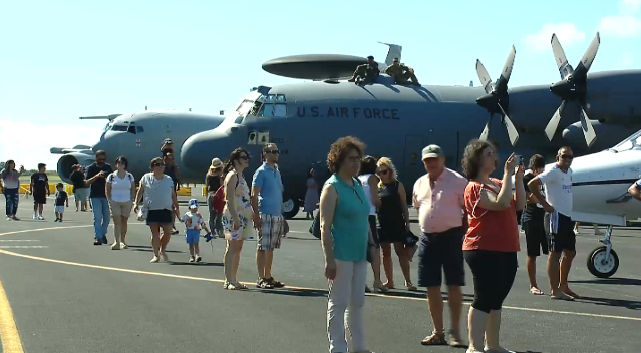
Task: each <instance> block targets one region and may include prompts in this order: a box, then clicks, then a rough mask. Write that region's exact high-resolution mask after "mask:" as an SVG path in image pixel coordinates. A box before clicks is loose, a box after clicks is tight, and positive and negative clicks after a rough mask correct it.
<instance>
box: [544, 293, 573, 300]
mask: <svg viewBox="0 0 641 353" xmlns="http://www.w3.org/2000/svg"><path fill="white" fill-rule="evenodd" d="M550 299H553V300H565V301H568V302H573V301H574V298H572V297H570V296H568V295H567V294H566V295H564V296H562V297H558V296H556V295H554V294H550Z"/></svg>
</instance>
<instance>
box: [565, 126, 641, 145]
mask: <svg viewBox="0 0 641 353" xmlns="http://www.w3.org/2000/svg"><path fill="white" fill-rule="evenodd" d="M590 122H591V123H592V126H593V127H594V132H595V133H596V136H597V139H596V142H595V144H594V145H593V146H592V148H590V151H591V152H594V151H600V150H604V149H606V148H610V147H612V146H614V145H616V143H617V141H621V140H624V139H625V138H627V137H628V136H630V134H631V131H635V130H638V129H641V125H635V126H625V125H615V124H601V123H600V122H598V121H596V120H590ZM599 137H600V139H599ZM563 139H565V140H566V141H567V142H568V145H569V146H570V147H572V148H577V149H584V148H585V137H584V135H583V129H582V128H581V122H580V121H578V122H576V123H574V124H572V125H569V126H568V127H566V128H565V129H564V130H563Z"/></svg>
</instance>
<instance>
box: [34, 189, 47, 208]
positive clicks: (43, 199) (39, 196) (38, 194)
mask: <svg viewBox="0 0 641 353" xmlns="http://www.w3.org/2000/svg"><path fill="white" fill-rule="evenodd" d="M33 203H34V204H41V205H46V204H47V192H46V191H34V192H33Z"/></svg>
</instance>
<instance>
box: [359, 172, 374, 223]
mask: <svg viewBox="0 0 641 353" xmlns="http://www.w3.org/2000/svg"><path fill="white" fill-rule="evenodd" d="M371 176H372V174H365V175H359V176H358V180H360V182H361V184H363V191H364V192H365V197H366V198H367V202H369V215H370V216H376V206H374V203H373V202H372V192H371V190H370V189H371V188H370V187H369V184H368V183H367V180H368V179H369V177H371Z"/></svg>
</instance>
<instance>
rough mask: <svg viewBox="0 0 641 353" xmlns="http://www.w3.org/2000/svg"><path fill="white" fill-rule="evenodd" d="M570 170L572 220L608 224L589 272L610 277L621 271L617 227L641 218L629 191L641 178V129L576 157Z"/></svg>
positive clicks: (592, 255)
mask: <svg viewBox="0 0 641 353" xmlns="http://www.w3.org/2000/svg"><path fill="white" fill-rule="evenodd" d="M525 164H526V165H527V162H525ZM553 165H554V163H550V164H547V165H546V167H545V168H546V169H548V168H551V167H552V166H553ZM571 168H572V195H573V200H572V201H573V202H572V203H573V210H572V220H573V221H576V222H582V223H593V224H600V225H607V230H606V232H605V237H604V238H603V239H601V240H599V242H600V243H602V244H603V245H601V246H599V247H597V248H596V249H594V250H593V251H592V252H590V254H588V257H587V266H588V270H589V271H590V273H592V275H594V276H596V277H599V278H608V277H610V276H612V275H613V274H614V273H615V272H616V271H617V269H618V268H619V257H618V256H617V253H616V252H615V251H614V249H612V240H611V238H612V230H613V228H614V226H618V227H625V226H627V222H628V220H636V219H639V218H641V203H639V202H637V200H636V199H634V198H633V196H632V195H631V194H630V193H629V192H628V188H630V186H631V185H632V184H634V183H635V182H636V181H637V180H639V179H641V130H639V131H637V132H636V133H634V134H632V135H631V136H630V137H628V138H627V139H625V140H623V141H621V142H620V143H618V144H617V145H616V146H614V147H612V148H608V149H606V150H603V151H601V152H597V153H592V154H588V155H584V156H580V157H576V158H574V161H573V162H572V167H571ZM526 173H527V171H526Z"/></svg>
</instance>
